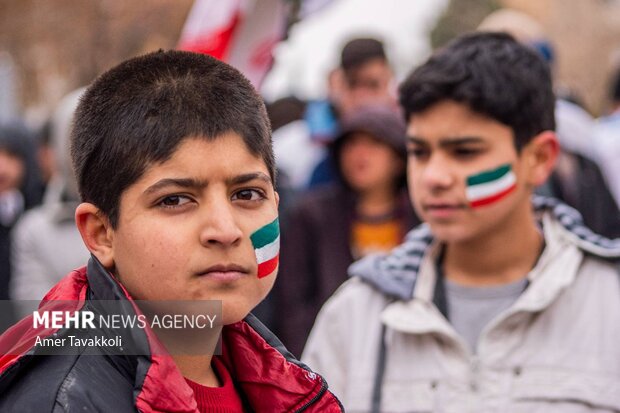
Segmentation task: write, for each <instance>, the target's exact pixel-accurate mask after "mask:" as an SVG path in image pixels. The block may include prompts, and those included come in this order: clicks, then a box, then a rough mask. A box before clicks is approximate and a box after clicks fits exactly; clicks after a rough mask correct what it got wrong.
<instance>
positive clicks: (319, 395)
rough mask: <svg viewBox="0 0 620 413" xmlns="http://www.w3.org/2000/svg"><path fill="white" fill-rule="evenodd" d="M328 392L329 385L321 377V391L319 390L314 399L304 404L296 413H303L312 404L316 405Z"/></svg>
mask: <svg viewBox="0 0 620 413" xmlns="http://www.w3.org/2000/svg"><path fill="white" fill-rule="evenodd" d="M319 377H320V376H319ZM326 391H327V383H326V382H325V380H324V379H323V377H321V390H319V392H318V393H317V394H316V395H315V396H314V397H313V398H312V399H310V400H308V402H307V403H306V404H304V405H303V406H301V407H300V408H299V410H297V411H296V412H295V413H300V412H303V411H304V410H306V409H307V408H308V407H310V406H311V405H312V404H314V403H316V401H317V400H319V399H320V398H321V397H323V395H324V394H325V392H326Z"/></svg>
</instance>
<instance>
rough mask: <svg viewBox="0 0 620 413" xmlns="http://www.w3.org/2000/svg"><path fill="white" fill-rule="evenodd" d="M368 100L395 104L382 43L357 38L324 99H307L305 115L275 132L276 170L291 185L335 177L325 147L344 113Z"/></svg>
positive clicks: (333, 75)
mask: <svg viewBox="0 0 620 413" xmlns="http://www.w3.org/2000/svg"><path fill="white" fill-rule="evenodd" d="M372 103H376V104H386V105H392V106H394V107H396V94H395V84H394V74H393V72H392V69H391V67H390V64H389V61H388V58H387V55H386V52H385V48H384V45H383V43H382V42H381V41H379V40H377V39H374V38H355V39H352V40H350V41H349V42H347V43H346V44H345V45H344V47H343V49H342V52H341V56H340V64H339V66H338V67H337V68H336V69H334V70H332V71H331V72H330V75H329V78H328V97H327V98H326V99H324V100H316V101H310V102H308V103H307V105H306V107H305V111H304V114H303V119H301V120H298V121H296V122H291V123H289V124H288V125H286V126H284V127H282V128H280V129H279V130H275V131H274V134H273V139H274V152H275V154H276V159H277V162H278V168H279V169H280V170H282V171H283V172H284V173H285V174H286V175H287V176H288V177H289V178H290V182H291V185H292V187H293V188H294V189H296V190H298V191H301V190H304V189H306V188H308V187H312V186H316V185H320V184H322V183H327V182H331V181H333V180H334V179H335V176H334V175H335V174H334V172H333V170H332V169H331V161H330V160H328V159H327V156H328V155H327V154H328V150H327V145H328V144H329V142H331V141H332V140H333V139H334V137H335V136H336V135H337V134H338V132H339V124H340V119H341V118H342V117H344V116H347V115H348V114H349V113H351V112H352V111H354V110H356V109H357V108H359V107H361V106H364V105H367V104H372Z"/></svg>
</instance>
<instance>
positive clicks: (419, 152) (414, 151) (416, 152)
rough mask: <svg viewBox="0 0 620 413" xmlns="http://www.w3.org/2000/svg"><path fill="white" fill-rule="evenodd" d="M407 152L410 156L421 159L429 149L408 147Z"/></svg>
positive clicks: (427, 153) (426, 154)
mask: <svg viewBox="0 0 620 413" xmlns="http://www.w3.org/2000/svg"><path fill="white" fill-rule="evenodd" d="M407 153H408V154H409V156H410V157H412V158H417V159H421V158H424V157H427V156H428V155H429V151H428V150H427V149H424V148H419V147H418V148H408V149H407Z"/></svg>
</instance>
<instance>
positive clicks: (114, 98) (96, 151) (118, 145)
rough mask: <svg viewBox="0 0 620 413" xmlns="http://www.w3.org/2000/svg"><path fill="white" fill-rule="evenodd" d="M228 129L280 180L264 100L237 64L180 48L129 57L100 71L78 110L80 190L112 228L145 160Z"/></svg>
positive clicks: (157, 159)
mask: <svg viewBox="0 0 620 413" xmlns="http://www.w3.org/2000/svg"><path fill="white" fill-rule="evenodd" d="M227 132H235V133H237V134H238V135H240V136H241V137H242V138H243V141H244V142H245V144H246V146H247V147H248V150H249V151H250V152H251V153H252V154H254V155H256V156H259V157H260V158H262V159H263V161H264V162H265V165H266V166H267V170H268V171H269V174H270V176H271V179H272V181H273V182H274V184H275V161H274V155H273V148H272V144H271V128H270V124H269V119H268V117H267V112H266V110H265V105H264V103H263V100H262V99H261V97H260V96H259V95H258V93H257V92H256V90H255V89H254V87H253V86H252V85H251V84H250V82H249V81H248V80H247V79H246V78H245V77H244V76H243V75H242V74H241V73H240V72H239V71H238V70H236V69H234V68H233V67H231V66H229V65H227V64H226V63H223V62H221V61H218V60H217V59H215V58H212V57H210V56H207V55H202V54H196V53H190V52H183V51H161V50H160V51H158V52H154V53H149V54H146V55H144V56H140V57H136V58H132V59H129V60H127V61H125V62H123V63H121V64H119V65H118V66H116V67H114V68H112V69H110V70H109V71H108V72H106V73H104V74H103V75H101V76H100V77H99V78H98V79H96V80H95V81H94V82H93V84H92V85H91V86H90V87H89V88H88V89H87V90H86V92H85V93H84V95H83V97H82V98H81V101H80V104H79V106H78V108H77V110H76V114H75V119H74V127H73V131H72V137H71V158H72V160H73V167H74V169H75V174H76V178H77V181H78V189H79V192H80V197H81V198H82V201H83V202H90V203H92V204H94V205H96V206H97V207H98V208H99V209H100V210H101V211H102V212H103V213H104V214H105V215H106V216H107V218H108V219H109V221H110V223H111V225H112V227H113V228H115V227H116V225H117V223H118V214H119V202H120V197H121V194H122V193H123V191H125V190H126V189H127V188H128V187H129V186H130V185H132V184H133V183H134V182H136V181H137V180H138V179H139V178H140V177H141V176H142V174H143V173H144V172H145V170H146V168H147V167H148V166H150V165H152V164H154V163H161V162H165V161H166V160H168V159H169V158H170V157H171V156H172V154H173V153H174V151H175V150H176V149H177V147H178V146H179V145H180V143H181V142H183V141H184V140H185V139H187V138H190V137H198V138H204V139H207V140H213V139H216V138H218V137H219V136H222V135H223V134H225V133H227ZM205 161H206V162H207V161H208V160H207V159H205Z"/></svg>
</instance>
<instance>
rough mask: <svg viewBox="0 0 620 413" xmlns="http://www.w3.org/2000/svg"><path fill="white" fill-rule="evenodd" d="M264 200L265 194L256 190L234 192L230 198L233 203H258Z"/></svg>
mask: <svg viewBox="0 0 620 413" xmlns="http://www.w3.org/2000/svg"><path fill="white" fill-rule="evenodd" d="M265 198H266V196H265V194H264V193H263V192H262V191H259V190H257V189H242V190H240V191H237V192H235V193H234V194H233V196H232V199H233V201H235V200H239V201H258V200H261V199H265Z"/></svg>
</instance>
